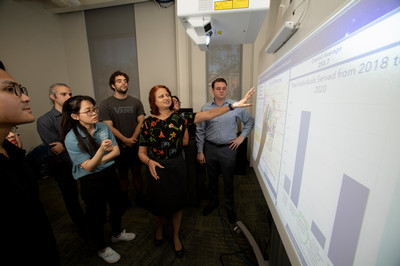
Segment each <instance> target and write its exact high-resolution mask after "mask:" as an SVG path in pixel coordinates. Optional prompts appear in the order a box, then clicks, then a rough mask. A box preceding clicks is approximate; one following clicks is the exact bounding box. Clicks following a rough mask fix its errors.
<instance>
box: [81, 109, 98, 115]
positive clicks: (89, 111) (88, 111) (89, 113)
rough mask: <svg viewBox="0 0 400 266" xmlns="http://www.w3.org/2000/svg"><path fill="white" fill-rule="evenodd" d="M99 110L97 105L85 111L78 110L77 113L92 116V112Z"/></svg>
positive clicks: (95, 112)
mask: <svg viewBox="0 0 400 266" xmlns="http://www.w3.org/2000/svg"><path fill="white" fill-rule="evenodd" d="M98 112H99V107H95V108H93V109H90V110H87V111H86V112H80V113H79V114H86V115H87V116H92V115H93V114H95V115H96V114H97V113H98Z"/></svg>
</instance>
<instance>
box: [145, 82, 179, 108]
mask: <svg viewBox="0 0 400 266" xmlns="http://www.w3.org/2000/svg"><path fill="white" fill-rule="evenodd" d="M158 89H165V90H166V91H167V92H168V94H169V96H170V97H171V91H170V90H169V89H168V87H167V86H164V85H156V86H154V87H153V88H151V90H150V92H149V104H150V113H151V114H153V115H159V114H160V110H158V107H157V105H156V92H157V91H158ZM173 108H174V103H173V102H172V101H171V106H170V107H169V109H171V110H172V109H173Z"/></svg>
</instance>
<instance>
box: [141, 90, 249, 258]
mask: <svg viewBox="0 0 400 266" xmlns="http://www.w3.org/2000/svg"><path fill="white" fill-rule="evenodd" d="M254 92H255V90H254V89H253V88H252V89H250V90H249V92H247V94H246V96H245V97H244V98H243V99H242V100H240V101H239V102H236V103H234V104H230V105H229V106H223V107H220V108H215V109H211V110H209V111H206V112H199V113H190V114H186V115H185V117H182V116H180V115H178V114H177V113H175V112H174V110H173V103H172V99H171V92H170V90H169V89H168V88H167V87H166V86H163V85H157V86H154V87H153V88H152V89H151V90H150V93H149V103H150V109H151V111H150V112H151V114H152V115H151V116H149V117H147V118H146V119H145V120H144V122H143V125H142V129H141V132H140V137H139V158H140V160H141V161H142V162H143V163H144V164H146V165H147V166H148V171H149V172H150V174H149V175H147V176H148V180H147V184H148V192H149V201H150V209H151V212H152V213H153V214H154V215H155V216H156V222H157V231H156V234H155V238H154V244H155V245H156V246H157V247H159V246H160V245H161V244H162V240H163V224H164V219H165V218H171V219H172V226H173V234H174V236H173V241H174V249H175V253H176V256H177V257H178V258H182V257H183V254H184V253H183V252H184V248H183V245H182V243H181V241H180V238H179V229H180V225H181V218H182V209H183V207H184V206H185V203H186V163H185V161H184V158H183V156H182V138H183V136H184V132H185V130H186V128H187V126H188V125H190V124H193V123H199V122H203V121H206V120H210V119H212V118H214V117H217V116H220V115H223V114H224V113H227V112H229V111H230V110H233V109H235V108H241V107H247V106H251V105H252V104H247V100H248V99H249V98H250V97H251V96H252V95H253V94H254Z"/></svg>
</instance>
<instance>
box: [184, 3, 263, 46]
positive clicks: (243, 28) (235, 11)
mask: <svg viewBox="0 0 400 266" xmlns="http://www.w3.org/2000/svg"><path fill="white" fill-rule="evenodd" d="M268 10H269V0H240V1H237V0H232V1H218V0H178V1H177V16H178V18H179V20H180V21H181V22H182V24H183V26H184V27H185V29H186V33H187V34H188V35H189V37H190V38H191V39H192V41H193V42H194V43H195V44H196V45H197V46H198V47H199V48H200V50H202V51H206V50H208V48H209V46H212V45H224V44H243V43H253V42H254V41H255V39H256V38H257V35H258V32H259V30H260V28H261V25H262V23H263V22H264V19H265V17H266V15H267V13H268Z"/></svg>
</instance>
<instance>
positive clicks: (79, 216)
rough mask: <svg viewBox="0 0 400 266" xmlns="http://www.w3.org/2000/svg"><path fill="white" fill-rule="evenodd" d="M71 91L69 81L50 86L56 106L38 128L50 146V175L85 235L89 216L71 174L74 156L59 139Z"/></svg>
mask: <svg viewBox="0 0 400 266" xmlns="http://www.w3.org/2000/svg"><path fill="white" fill-rule="evenodd" d="M71 95H72V93H71V89H70V88H69V86H68V85H67V84H64V83H55V84H53V85H51V86H50V89H49V97H50V100H51V102H52V104H53V108H51V110H50V111H48V112H47V113H45V114H44V115H42V116H41V117H39V119H38V120H37V131H38V133H39V135H40V138H41V139H42V141H43V143H45V144H46V145H47V146H48V156H49V157H50V163H49V166H50V175H51V176H53V177H54V179H55V180H56V181H57V184H58V186H59V188H60V191H61V194H62V197H63V199H64V203H65V207H66V209H67V212H68V214H69V216H70V217H71V219H72V222H73V223H74V224H75V225H76V226H77V229H78V233H79V235H80V236H81V237H83V238H86V237H87V228H86V219H85V214H84V212H83V210H82V206H81V203H80V201H79V191H78V184H77V182H76V180H75V179H74V178H73V176H72V163H71V159H70V158H69V156H68V153H67V150H66V149H65V147H64V145H63V143H62V142H61V140H60V134H61V121H62V106H63V104H64V102H65V101H66V100H68V99H69V98H71Z"/></svg>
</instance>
